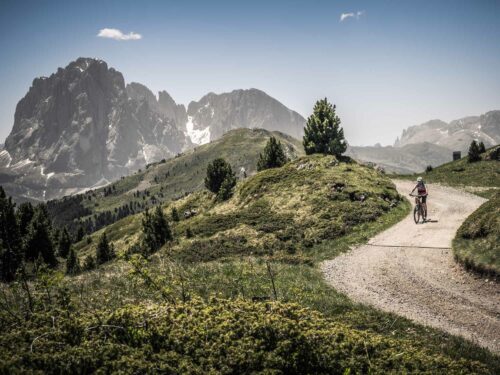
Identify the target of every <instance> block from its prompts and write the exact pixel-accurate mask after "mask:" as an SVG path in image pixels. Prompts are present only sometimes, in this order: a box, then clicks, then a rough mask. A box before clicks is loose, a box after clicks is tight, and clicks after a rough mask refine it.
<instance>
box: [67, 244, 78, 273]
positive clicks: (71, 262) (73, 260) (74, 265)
mask: <svg viewBox="0 0 500 375" xmlns="http://www.w3.org/2000/svg"><path fill="white" fill-rule="evenodd" d="M80 271H81V268H80V261H79V260H78V257H77V256H76V253H75V249H73V247H72V246H70V249H69V252H68V259H66V273H67V274H68V275H76V274H77V273H79V272H80Z"/></svg>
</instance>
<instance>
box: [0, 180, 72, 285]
mask: <svg viewBox="0 0 500 375" xmlns="http://www.w3.org/2000/svg"><path fill="white" fill-rule="evenodd" d="M71 242H72V241H71V237H70V235H69V233H68V231H67V230H66V228H64V229H63V230H62V231H59V230H58V229H56V228H54V226H53V225H52V222H51V220H50V217H49V213H48V210H47V206H46V205H45V204H39V205H37V206H36V207H34V206H33V205H32V204H31V203H29V202H26V203H22V204H21V205H20V206H19V207H18V209H17V210H16V207H15V204H14V203H13V202H12V199H11V198H10V197H7V195H6V194H5V191H4V190H3V188H2V187H0V279H1V280H2V281H7V282H8V281H12V280H13V279H14V278H15V276H16V273H17V271H18V270H19V268H20V267H22V265H23V262H37V263H45V264H47V265H48V266H49V267H52V268H53V267H56V266H57V263H58V261H57V257H56V255H59V256H60V257H62V258H66V257H67V256H68V255H69V254H70V250H71Z"/></svg>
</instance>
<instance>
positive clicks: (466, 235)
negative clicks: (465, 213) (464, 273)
mask: <svg viewBox="0 0 500 375" xmlns="http://www.w3.org/2000/svg"><path fill="white" fill-rule="evenodd" d="M453 254H454V256H455V259H456V260H457V261H458V262H460V263H461V264H463V265H464V266H465V267H467V268H471V269H473V270H475V271H478V272H481V273H486V274H492V275H496V276H500V192H496V194H495V195H494V196H493V197H492V198H491V199H490V200H489V201H488V202H486V203H484V204H483V205H482V206H481V207H479V209H477V210H476V211H475V212H474V213H473V214H472V215H470V216H469V217H468V218H467V220H465V221H464V223H463V224H462V226H461V227H460V228H459V229H458V231H457V236H456V237H455V239H454V240H453Z"/></svg>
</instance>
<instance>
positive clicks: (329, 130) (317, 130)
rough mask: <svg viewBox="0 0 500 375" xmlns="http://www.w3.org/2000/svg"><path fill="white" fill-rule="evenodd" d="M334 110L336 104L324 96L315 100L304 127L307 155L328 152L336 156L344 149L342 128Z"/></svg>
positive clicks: (304, 142)
mask: <svg viewBox="0 0 500 375" xmlns="http://www.w3.org/2000/svg"><path fill="white" fill-rule="evenodd" d="M335 110H336V106H335V105H332V104H330V103H328V100H327V99H326V98H325V99H322V100H318V101H317V102H316V104H315V106H314V110H313V114H312V115H311V116H309V118H308V119H307V123H306V127H305V128H304V133H305V134H304V138H303V145H304V150H305V152H306V154H307V155H310V154H330V155H335V156H336V157H337V158H338V157H340V156H341V155H342V154H343V153H344V152H345V151H346V149H347V144H346V142H345V139H344V130H343V129H342V127H341V126H340V118H339V117H338V116H337V114H336V113H335Z"/></svg>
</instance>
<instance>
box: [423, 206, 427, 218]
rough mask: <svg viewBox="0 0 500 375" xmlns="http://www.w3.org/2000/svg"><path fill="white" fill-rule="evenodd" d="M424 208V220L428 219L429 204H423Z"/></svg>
mask: <svg viewBox="0 0 500 375" xmlns="http://www.w3.org/2000/svg"><path fill="white" fill-rule="evenodd" d="M422 207H423V208H424V219H427V203H422Z"/></svg>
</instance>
